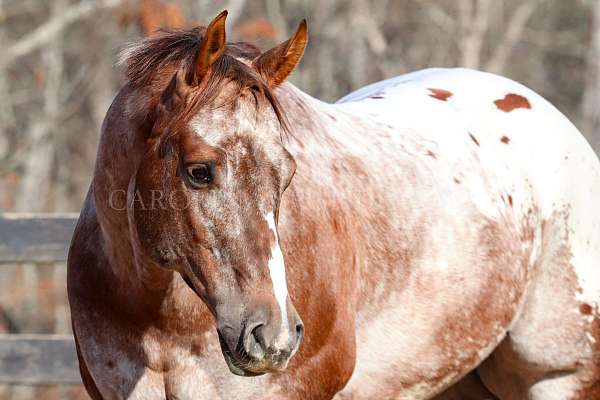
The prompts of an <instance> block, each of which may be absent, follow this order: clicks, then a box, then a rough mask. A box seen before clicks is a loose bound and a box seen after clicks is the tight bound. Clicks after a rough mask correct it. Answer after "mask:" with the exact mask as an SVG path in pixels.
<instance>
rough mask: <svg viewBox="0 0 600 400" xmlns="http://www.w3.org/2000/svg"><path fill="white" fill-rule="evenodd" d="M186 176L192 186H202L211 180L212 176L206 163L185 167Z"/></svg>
mask: <svg viewBox="0 0 600 400" xmlns="http://www.w3.org/2000/svg"><path fill="white" fill-rule="evenodd" d="M186 172H187V175H188V178H189V180H190V182H191V183H192V185H193V186H197V187H204V186H206V185H208V184H209V183H211V182H212V180H213V177H212V173H211V170H210V166H209V165H208V164H192V165H188V166H187V167H186Z"/></svg>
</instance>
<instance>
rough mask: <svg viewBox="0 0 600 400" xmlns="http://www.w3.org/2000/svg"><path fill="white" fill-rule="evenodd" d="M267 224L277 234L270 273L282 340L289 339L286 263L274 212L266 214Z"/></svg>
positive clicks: (272, 250)
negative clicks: (277, 306)
mask: <svg viewBox="0 0 600 400" xmlns="http://www.w3.org/2000/svg"><path fill="white" fill-rule="evenodd" d="M266 220H267V224H268V225H269V229H271V231H272V232H273V235H275V243H274V244H273V248H272V249H271V257H269V264H268V267H269V274H270V275H271V282H272V283H273V292H274V294H275V299H276V300H277V304H279V309H280V311H281V333H280V334H281V335H283V337H280V338H279V339H280V340H287V333H288V318H287V308H286V300H287V296H288V290H287V282H286V280H285V264H284V262H283V253H281V248H280V247H279V237H278V236H277V228H276V227H275V216H274V215H273V213H272V212H270V213H268V214H267V216H266Z"/></svg>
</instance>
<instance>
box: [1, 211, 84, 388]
mask: <svg viewBox="0 0 600 400" xmlns="http://www.w3.org/2000/svg"><path fill="white" fill-rule="evenodd" d="M76 222H77V214H61V215H54V214H48V215H41V214H0V268H2V265H6V264H14V263H52V262H61V261H66V259H67V252H68V249H69V243H70V241H71V235H72V234H73V229H74V228H75V224H76ZM77 383H81V379H80V376H79V367H78V362H77V355H76V353H75V343H74V341H73V337H72V335H52V334H45V335H44V334H39V335H38V334H2V335H0V384H20V385H42V384H77Z"/></svg>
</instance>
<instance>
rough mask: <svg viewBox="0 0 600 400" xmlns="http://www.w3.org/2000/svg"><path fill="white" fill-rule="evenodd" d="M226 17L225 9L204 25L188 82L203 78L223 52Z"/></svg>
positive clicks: (196, 81) (192, 82) (197, 81)
mask: <svg viewBox="0 0 600 400" xmlns="http://www.w3.org/2000/svg"><path fill="white" fill-rule="evenodd" d="M226 18H227V10H225V11H222V12H221V13H220V14H219V15H217V16H216V17H215V18H214V19H213V20H212V21H211V22H210V24H208V26H207V27H206V32H204V37H203V38H202V42H201V43H200V48H199V49H198V56H197V57H196V65H195V68H194V70H193V71H192V72H193V76H191V77H189V78H191V79H188V82H190V83H191V84H198V83H200V81H201V80H202V78H204V76H205V75H206V73H207V72H208V70H209V69H210V67H211V66H212V65H213V64H214V63H215V61H217V60H218V59H219V58H220V57H221V56H222V55H223V53H224V52H225V44H226V41H225V19H226Z"/></svg>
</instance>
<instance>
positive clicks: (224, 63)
mask: <svg viewBox="0 0 600 400" xmlns="http://www.w3.org/2000/svg"><path fill="white" fill-rule="evenodd" d="M205 31H206V28H205V27H197V28H193V29H190V30H173V31H167V30H162V31H159V32H157V33H156V34H155V35H152V36H150V37H147V38H144V39H142V40H140V41H138V42H134V43H132V44H130V45H128V46H127V47H125V48H124V49H123V50H122V51H121V53H120V57H119V64H125V65H127V70H126V76H127V80H128V81H129V83H130V84H132V85H133V86H134V87H142V86H147V85H151V84H153V83H155V82H157V81H158V85H157V86H159V87H160V88H161V90H164V89H165V88H166V86H167V84H168V82H169V81H170V80H171V78H172V76H173V75H174V74H175V73H177V71H179V70H183V71H192V70H194V64H195V62H196V58H197V55H198V49H199V48H200V43H201V42H202V39H203V37H204V33H205ZM260 54H261V52H260V50H259V49H258V48H257V47H256V46H254V45H252V44H249V43H244V42H237V43H227V45H226V47H225V52H224V54H223V55H222V56H221V58H219V59H218V60H217V61H215V63H214V64H213V65H212V67H211V73H210V77H209V78H208V82H206V84H205V85H203V87H202V90H201V91H200V93H198V96H196V99H195V100H194V109H195V110H197V109H198V108H199V107H202V106H203V105H206V104H208V103H209V102H211V101H212V100H214V99H215V98H216V96H217V95H218V94H219V92H220V89H221V88H222V86H223V84H225V83H227V82H235V83H236V84H237V88H238V90H237V91H234V93H233V95H232V98H230V99H227V100H228V101H233V100H235V98H237V97H238V96H239V95H241V93H242V92H243V91H245V90H251V91H252V92H253V93H254V95H255V99H256V100H257V106H258V99H257V96H256V95H257V94H258V95H260V96H262V97H264V98H265V99H266V100H267V102H268V103H269V104H270V106H271V107H272V109H273V111H274V112H275V115H276V116H277V119H278V121H279V123H280V125H281V126H282V127H283V128H284V131H288V124H287V120H286V118H285V116H284V113H283V111H282V109H281V105H280V104H279V102H278V101H277V98H276V97H275V94H274V93H273V91H272V89H271V88H270V87H269V85H268V83H267V82H266V80H265V79H264V78H263V77H262V76H261V75H260V74H259V73H258V72H256V71H255V70H254V69H252V68H251V67H250V66H249V65H247V64H246V63H245V62H243V61H242V60H247V61H250V60H252V59H254V58H256V57H257V56H259V55H260Z"/></svg>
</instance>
